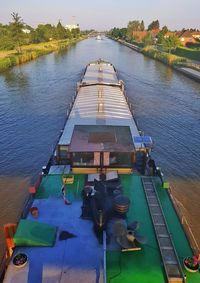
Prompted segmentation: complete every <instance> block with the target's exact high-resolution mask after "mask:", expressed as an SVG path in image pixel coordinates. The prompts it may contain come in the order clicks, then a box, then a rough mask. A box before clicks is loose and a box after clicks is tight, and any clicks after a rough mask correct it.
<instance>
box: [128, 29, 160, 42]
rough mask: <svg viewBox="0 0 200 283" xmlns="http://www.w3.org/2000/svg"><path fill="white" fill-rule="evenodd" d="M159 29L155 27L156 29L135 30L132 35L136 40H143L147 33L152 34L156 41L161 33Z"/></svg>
mask: <svg viewBox="0 0 200 283" xmlns="http://www.w3.org/2000/svg"><path fill="white" fill-rule="evenodd" d="M159 31H160V30H159V29H154V30H150V31H147V30H144V31H133V33H132V36H133V37H134V38H135V40H137V41H142V40H143V38H144V37H145V36H146V35H147V34H151V36H152V38H153V41H154V42H156V40H157V38H156V37H157V34H158V33H159Z"/></svg>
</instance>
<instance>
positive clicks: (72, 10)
mask: <svg viewBox="0 0 200 283" xmlns="http://www.w3.org/2000/svg"><path fill="white" fill-rule="evenodd" d="M12 12H15V13H18V14H19V15H20V16H21V17H22V19H23V21H24V22H25V23H26V24H29V25H31V26H33V27H36V26H37V25H38V24H40V23H50V24H57V23H58V21H59V20H61V23H62V24H63V25H66V24H72V23H78V24H79V25H80V28H81V29H82V30H85V29H95V30H98V31H103V30H110V29H111V28H113V27H119V28H122V27H126V26H127V24H128V22H129V21H131V20H140V21H141V20H144V23H145V27H148V25H149V24H150V23H151V22H152V21H153V20H157V19H158V20H159V22H160V26H161V27H162V26H164V25H166V26H167V27H168V28H169V29H171V30H179V29H182V28H198V29H200V0H137V1H136V0H99V1H96V0H70V1H69V0H0V23H3V24H7V23H9V22H10V21H11V13H12Z"/></svg>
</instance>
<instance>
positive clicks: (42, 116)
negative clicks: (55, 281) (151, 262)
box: [0, 38, 200, 251]
mask: <svg viewBox="0 0 200 283" xmlns="http://www.w3.org/2000/svg"><path fill="white" fill-rule="evenodd" d="M99 58H103V59H105V60H108V61H110V62H112V63H113V64H114V65H115V67H116V69H117V70H118V75H119V77H120V79H123V80H124V82H125V86H126V90H127V94H128V96H129V97H130V101H131V102H132V103H133V107H134V111H135V116H136V119H137V121H138V125H139V128H140V129H141V130H143V131H144V133H145V134H146V135H150V136H152V138H153V140H154V150H153V153H152V155H153V157H154V158H155V160H156V163H157V165H158V166H160V167H161V168H162V170H163V171H164V173H165V175H166V176H167V178H168V179H169V180H170V182H171V184H172V187H173V194H174V196H175V197H176V198H177V200H178V201H179V205H180V207H181V209H182V211H183V212H184V214H185V216H186V218H187V220H188V222H189V224H190V225H191V228H192V231H193V233H194V235H195V236H196V238H197V239H198V241H199V243H200V223H199V210H200V205H199V204H200V162H199V160H200V85H199V84H198V83H196V82H195V81H192V80H191V79H189V78H186V77H185V76H183V75H182V74H180V73H178V72H176V71H174V70H172V69H171V68H169V67H167V66H165V65H163V64H162V63H159V62H156V61H154V60H152V59H149V58H147V57H144V56H143V55H141V54H139V53H137V52H135V51H133V50H131V49H129V48H127V47H125V46H123V45H120V44H118V43H116V42H114V41H112V40H109V39H106V38H105V39H103V40H101V41H97V40H95V39H88V40H85V41H81V42H79V43H78V44H76V45H74V46H72V47H70V48H69V49H68V50H65V51H62V52H60V53H54V54H50V55H47V56H43V57H41V58H39V59H37V60H36V61H33V62H29V63H27V64H24V65H21V66H18V67H15V68H13V69H11V70H9V71H7V72H5V73H3V74H1V75H0V153H1V155H0V226H1V227H2V225H3V224H4V223H7V222H15V221H16V219H17V217H18V215H19V213H20V211H21V209H22V207H23V203H24V200H25V198H26V196H27V188H28V184H29V182H30V181H31V180H32V179H33V178H34V177H35V176H37V174H38V173H39V172H40V170H41V167H42V166H43V165H45V164H46V162H47V161H48V159H49V157H50V155H51V153H52V150H53V148H54V146H55V143H56V140H57V139H58V136H59V133H60V129H61V128H62V127H63V124H64V122H65V118H66V114H67V107H68V104H69V103H70V102H71V98H72V96H73V94H74V93H75V89H76V83H77V81H78V80H79V79H80V77H81V75H82V73H83V70H84V67H85V65H86V64H87V63H88V62H90V61H92V60H96V59H99ZM0 238H1V240H0V245H1V249H0V250H1V251H2V249H3V245H4V241H3V237H2V232H1V237H0Z"/></svg>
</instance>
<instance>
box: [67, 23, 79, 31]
mask: <svg viewBox="0 0 200 283" xmlns="http://www.w3.org/2000/svg"><path fill="white" fill-rule="evenodd" d="M65 28H66V29H68V30H70V31H71V30H72V29H77V28H80V27H79V24H73V25H66V26H65Z"/></svg>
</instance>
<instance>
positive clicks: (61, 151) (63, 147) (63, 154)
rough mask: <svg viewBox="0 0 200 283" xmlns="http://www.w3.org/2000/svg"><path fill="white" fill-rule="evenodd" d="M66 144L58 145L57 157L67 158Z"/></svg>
mask: <svg viewBox="0 0 200 283" xmlns="http://www.w3.org/2000/svg"><path fill="white" fill-rule="evenodd" d="M68 155H69V152H68V146H67V145H60V146H59V157H60V159H68Z"/></svg>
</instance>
